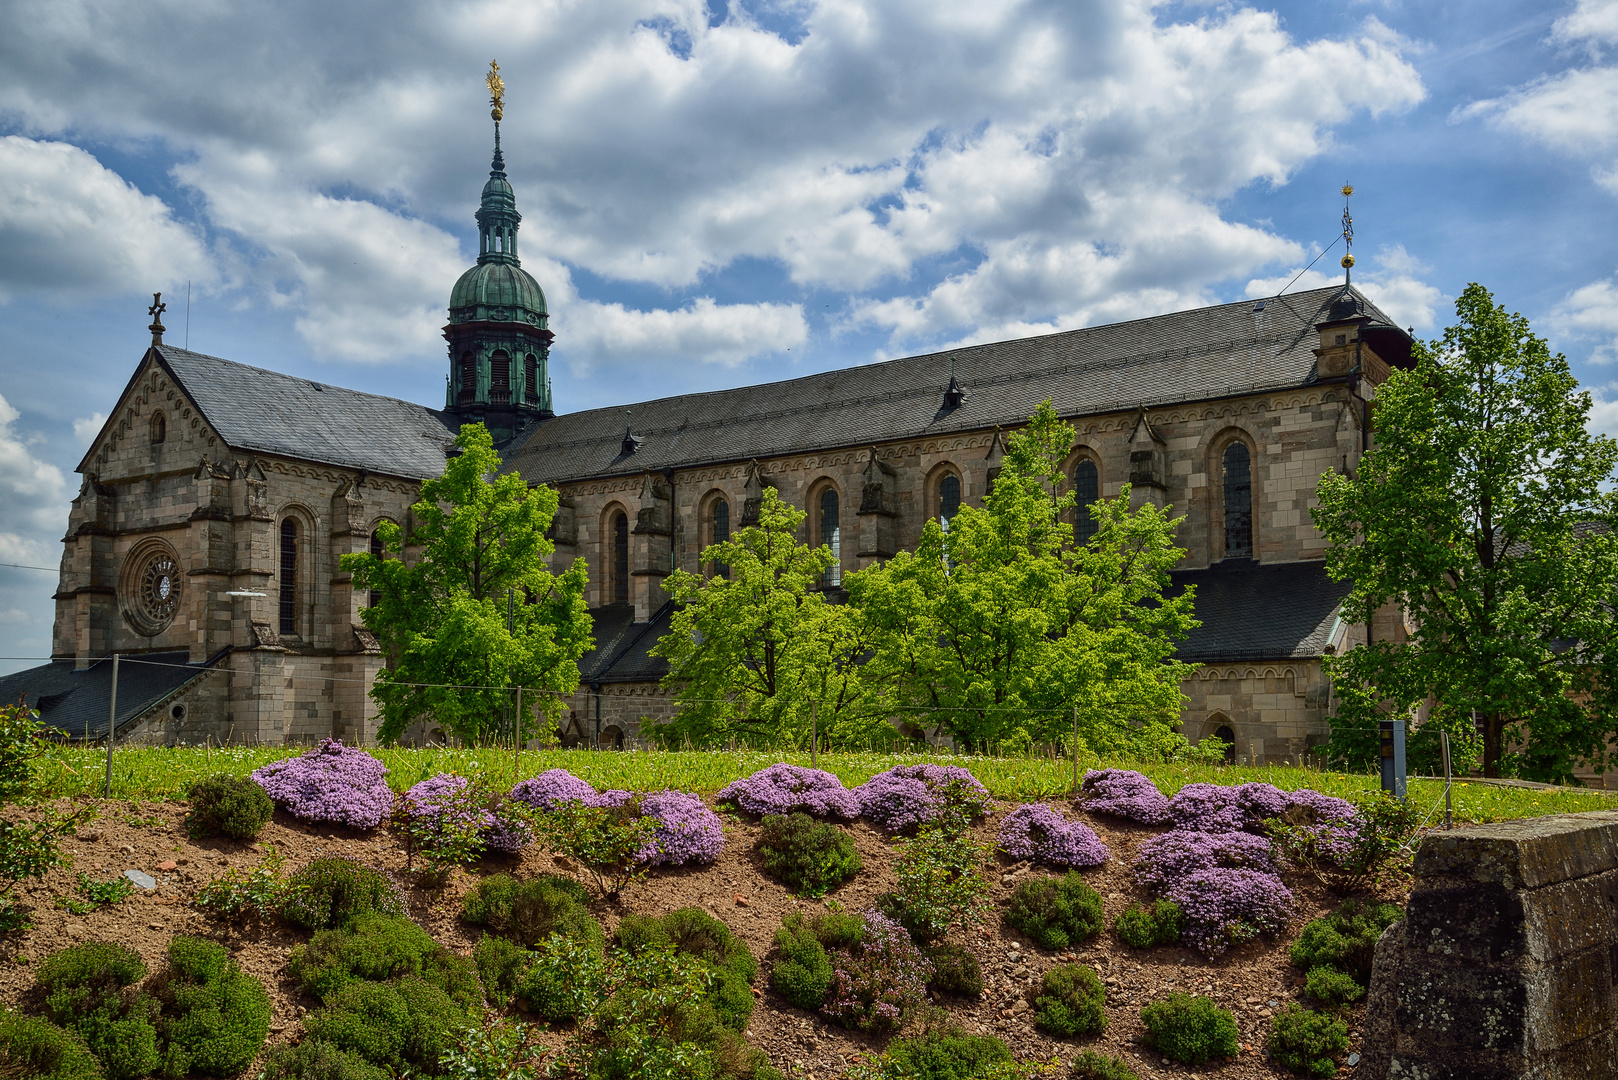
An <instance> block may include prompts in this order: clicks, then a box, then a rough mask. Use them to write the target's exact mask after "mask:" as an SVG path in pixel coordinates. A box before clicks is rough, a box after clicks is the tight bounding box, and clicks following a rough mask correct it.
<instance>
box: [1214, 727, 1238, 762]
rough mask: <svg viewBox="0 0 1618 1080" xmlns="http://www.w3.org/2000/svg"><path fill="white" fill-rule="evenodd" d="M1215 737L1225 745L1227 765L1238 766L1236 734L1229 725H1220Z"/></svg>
mask: <svg viewBox="0 0 1618 1080" xmlns="http://www.w3.org/2000/svg"><path fill="white" fill-rule="evenodd" d="M1213 737H1214V738H1216V739H1218V740H1219V741H1220V742H1222V743H1224V744H1225V764H1226V765H1234V764H1236V732H1235V731H1233V730H1231V727H1230V725H1229V724H1220V725H1219V727H1218V728H1217V729H1215V731H1214V733H1213Z"/></svg>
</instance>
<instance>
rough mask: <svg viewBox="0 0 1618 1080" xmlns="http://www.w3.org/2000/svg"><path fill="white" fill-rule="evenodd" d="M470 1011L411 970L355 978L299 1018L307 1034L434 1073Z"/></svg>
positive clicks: (387, 1064) (376, 1061) (390, 1064)
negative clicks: (389, 977) (383, 978)
mask: <svg viewBox="0 0 1618 1080" xmlns="http://www.w3.org/2000/svg"><path fill="white" fill-rule="evenodd" d="M471 1019H472V1017H471V1014H470V1013H469V1011H468V1009H467V1008H466V1007H465V1006H464V1005H462V1004H461V1003H460V1002H458V1001H456V1000H454V999H452V998H451V997H450V995H449V994H446V993H445V992H444V991H443V989H442V988H440V987H438V986H434V985H433V984H432V983H429V982H427V981H425V980H423V979H420V978H418V977H416V976H414V975H406V976H404V977H403V978H399V979H395V980H393V981H391V982H386V983H379V982H356V983H351V984H349V985H347V986H345V987H344V988H343V989H342V990H341V991H339V992H338V993H337V994H335V995H333V996H332V997H331V998H329V999H328V1000H327V1001H326V1003H325V1005H324V1007H323V1008H320V1009H316V1010H314V1011H313V1012H311V1013H309V1014H308V1015H307V1016H305V1017H304V1019H303V1026H304V1030H305V1031H306V1032H308V1034H309V1037H310V1038H312V1039H316V1040H319V1041H321V1042H326V1043H330V1044H331V1045H332V1046H334V1047H336V1048H337V1049H338V1050H346V1051H348V1052H349V1053H351V1054H353V1055H355V1056H356V1057H359V1058H361V1059H362V1060H364V1061H366V1062H369V1063H370V1064H372V1065H380V1066H382V1067H384V1068H386V1069H389V1070H391V1071H393V1072H394V1073H395V1074H398V1073H402V1072H406V1071H408V1072H413V1073H418V1074H424V1075H429V1076H431V1075H437V1074H439V1073H441V1072H442V1071H443V1070H442V1068H441V1066H440V1064H439V1062H440V1059H442V1057H443V1056H444V1051H446V1050H448V1049H450V1048H451V1047H453V1046H454V1045H455V1041H456V1037H457V1034H458V1033H459V1032H460V1030H461V1029H462V1028H463V1027H465V1026H466V1025H467V1024H468V1023H469V1022H470V1021H471Z"/></svg>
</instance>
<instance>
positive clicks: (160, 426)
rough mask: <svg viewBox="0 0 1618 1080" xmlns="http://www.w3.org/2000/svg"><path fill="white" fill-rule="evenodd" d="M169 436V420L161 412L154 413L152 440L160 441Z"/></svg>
mask: <svg viewBox="0 0 1618 1080" xmlns="http://www.w3.org/2000/svg"><path fill="white" fill-rule="evenodd" d="M168 436H169V422H168V421H167V420H165V419H163V414H162V413H161V412H154V413H152V442H154V443H160V442H162V441H163V440H164V439H166V438H168Z"/></svg>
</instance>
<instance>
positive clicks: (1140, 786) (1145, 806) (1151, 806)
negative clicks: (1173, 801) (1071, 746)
mask: <svg viewBox="0 0 1618 1080" xmlns="http://www.w3.org/2000/svg"><path fill="white" fill-rule="evenodd" d="M1079 802H1080V805H1081V806H1082V808H1083V809H1085V810H1087V811H1089V812H1090V813H1092V814H1111V815H1112V816H1113V817H1121V818H1128V819H1129V820H1130V821H1138V822H1140V823H1141V824H1142V825H1163V824H1166V823H1167V822H1168V820H1169V800H1168V797H1167V796H1166V795H1164V794H1163V793H1162V792H1161V791H1159V790H1157V785H1156V784H1154V783H1152V781H1151V779H1150V778H1149V777H1148V776H1146V774H1144V773H1138V772H1135V771H1134V770H1133V769H1091V770H1090V771H1089V772H1087V773H1085V774H1084V783H1083V784H1082V785H1081V786H1080V788H1079Z"/></svg>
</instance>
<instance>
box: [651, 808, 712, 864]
mask: <svg viewBox="0 0 1618 1080" xmlns="http://www.w3.org/2000/svg"><path fill="white" fill-rule="evenodd" d="M640 811H641V813H642V814H644V815H646V816H647V817H651V818H656V819H657V831H656V832H654V833H653V834H652V847H651V849H650V852H649V854H648V856H647V858H646V860H645V861H646V862H648V863H649V864H651V865H652V866H684V865H686V864H687V863H711V862H713V861H714V860H715V859H717V858H719V852H720V851H722V850H723V849H724V846H725V830H724V826H723V825H722V824H720V821H719V815H718V814H716V813H714V812H713V811H712V810H710V809H708V807H707V806H706V805H705V804H704V803H703V801H702V800H701V799H699V798H697V797H696V796H695V795H689V794H687V793H686V792H683V791H663V792H658V793H656V794H652V795H646V796H643V797H642V798H641V800H640Z"/></svg>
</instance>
